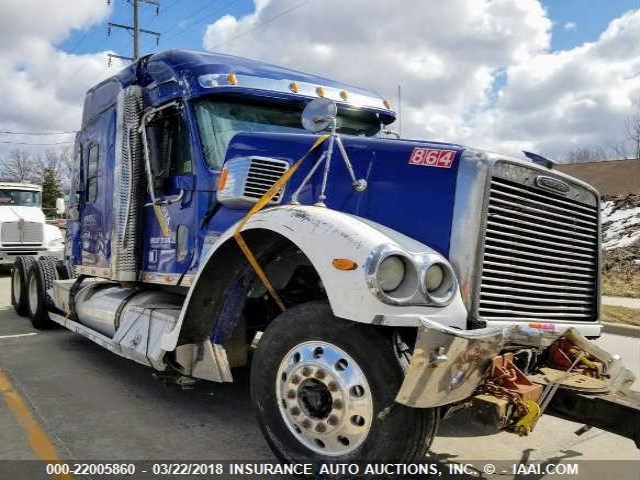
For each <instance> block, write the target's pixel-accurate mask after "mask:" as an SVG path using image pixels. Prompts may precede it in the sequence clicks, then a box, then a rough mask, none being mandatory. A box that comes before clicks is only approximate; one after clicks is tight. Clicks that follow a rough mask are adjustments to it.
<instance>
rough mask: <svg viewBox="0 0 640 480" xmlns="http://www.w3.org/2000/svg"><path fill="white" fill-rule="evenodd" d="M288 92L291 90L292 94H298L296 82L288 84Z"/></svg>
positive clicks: (298, 88)
mask: <svg viewBox="0 0 640 480" xmlns="http://www.w3.org/2000/svg"><path fill="white" fill-rule="evenodd" d="M289 90H291V91H292V92H293V93H298V92H299V91H300V87H298V84H297V83H296V82H291V83H290V84H289Z"/></svg>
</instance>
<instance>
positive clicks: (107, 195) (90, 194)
mask: <svg viewBox="0 0 640 480" xmlns="http://www.w3.org/2000/svg"><path fill="white" fill-rule="evenodd" d="M114 128H115V109H113V108H110V109H108V110H106V111H105V112H103V113H102V114H101V115H99V116H98V117H96V119H95V120H94V121H93V122H92V123H91V124H90V125H88V126H85V127H84V128H83V132H82V135H81V140H80V142H79V147H80V148H81V151H82V155H81V156H80V161H81V166H80V169H81V172H82V173H81V175H80V176H79V185H78V187H79V189H78V190H77V194H78V205H79V209H80V218H79V223H80V225H79V227H80V231H81V235H80V236H81V265H80V268H79V271H80V273H88V274H90V275H96V276H104V277H109V275H110V273H109V272H110V261H111V232H112V230H113V225H112V209H113V195H112V192H113V174H112V172H113V161H114V138H115V133H114Z"/></svg>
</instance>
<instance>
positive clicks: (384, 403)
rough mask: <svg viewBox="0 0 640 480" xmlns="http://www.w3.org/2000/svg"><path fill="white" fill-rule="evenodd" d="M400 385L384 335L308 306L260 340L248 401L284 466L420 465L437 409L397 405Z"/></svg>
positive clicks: (292, 313)
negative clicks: (360, 463) (383, 463)
mask: <svg viewBox="0 0 640 480" xmlns="http://www.w3.org/2000/svg"><path fill="white" fill-rule="evenodd" d="M403 379H404V373H403V370H402V367H401V365H400V362H399V361H398V359H397V357H396V355H395V353H394V349H393V344H392V340H391V336H390V335H385V333H384V331H382V330H379V329H376V328H375V327H372V326H370V325H363V324H357V323H354V322H349V321H346V320H342V319H339V318H336V317H334V316H333V314H332V313H331V309H330V307H329V305H328V304H326V303H325V302H310V303H306V304H302V305H298V306H295V307H293V308H291V309H289V310H287V311H286V312H284V313H283V314H281V315H280V316H278V317H277V318H276V319H275V320H274V321H273V322H272V323H271V324H270V325H269V327H268V328H267V330H266V331H265V332H264V334H263V335H262V338H261V339H260V342H259V343H258V348H257V350H256V352H255V355H254V359H253V363H252V368H251V397H252V401H253V404H254V406H255V408H256V411H257V414H258V421H259V424H260V428H261V430H262V432H263V434H264V436H265V438H266V439H267V442H268V443H269V445H270V447H271V449H272V450H273V451H274V453H275V454H276V455H277V456H278V458H280V460H282V461H284V462H287V463H307V462H310V463H324V462H365V461H375V462H389V461H396V462H414V461H420V460H422V459H423V458H424V456H425V455H426V453H427V450H428V448H429V446H430V444H431V441H432V440H433V437H434V436H435V432H436V428H437V423H438V411H437V410H436V409H413V408H409V407H406V406H403V405H400V404H398V403H396V402H395V397H396V394H397V392H398V390H399V388H400V385H401V384H402V381H403Z"/></svg>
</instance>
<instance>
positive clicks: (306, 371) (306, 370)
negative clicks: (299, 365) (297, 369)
mask: <svg viewBox="0 0 640 480" xmlns="http://www.w3.org/2000/svg"><path fill="white" fill-rule="evenodd" d="M312 372H313V370H311V368H309V367H304V368H303V369H302V375H303V376H305V377H308V376H309V375H311V373H312Z"/></svg>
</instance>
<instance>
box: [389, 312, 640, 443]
mask: <svg viewBox="0 0 640 480" xmlns="http://www.w3.org/2000/svg"><path fill="white" fill-rule="evenodd" d="M420 324H421V326H420V327H419V329H418V336H417V339H416V345H415V348H414V352H413V357H412V359H411V362H410V364H409V367H408V369H407V372H406V375H405V380H404V382H403V384H402V386H401V388H400V390H399V392H398V395H397V397H396V401H397V402H398V403H401V404H403V405H407V406H409V407H414V408H434V407H440V406H445V405H453V404H460V403H462V402H465V401H467V400H471V399H472V397H473V396H474V395H475V394H476V393H477V392H478V391H479V389H482V387H484V384H485V383H486V382H487V377H488V373H489V371H490V370H491V368H490V366H491V365H492V362H493V359H494V358H496V356H498V355H500V354H501V352H504V351H507V350H511V351H513V350H517V349H533V350H535V351H536V352H538V353H539V354H540V355H539V357H538V358H545V353H548V350H547V349H548V348H549V347H550V346H551V345H552V344H554V342H556V340H558V339H559V338H560V337H563V338H566V339H567V340H568V341H569V342H570V344H571V345H573V346H575V348H576V349H579V351H581V352H584V353H583V355H588V357H589V358H592V359H597V361H598V362H599V363H600V364H601V365H602V367H603V369H604V371H605V372H606V374H605V375H603V376H602V378H601V379H600V380H599V381H600V383H601V385H604V386H605V388H601V389H600V391H598V392H597V393H594V392H593V391H590V392H586V391H580V390H579V389H577V390H576V389H571V388H567V386H566V385H565V384H559V385H558V387H559V388H556V390H557V392H556V391H555V390H554V391H553V392H552V395H551V397H549V399H550V402H549V404H548V412H549V413H551V414H553V415H557V416H561V417H564V418H566V419H569V420H573V421H577V422H582V423H586V424H588V425H591V426H596V427H598V428H603V429H605V430H608V431H611V432H613V433H617V434H620V435H623V436H625V437H627V438H631V439H633V440H634V441H635V442H636V444H638V442H639V441H640V433H639V430H640V428H639V427H637V426H635V427H633V428H628V426H629V424H630V422H629V421H628V419H629V417H628V415H634V416H637V417H638V418H640V394H639V393H638V392H635V391H632V390H630V387H631V385H632V384H633V382H634V380H635V375H634V374H633V373H632V372H631V371H630V370H628V369H627V368H625V367H624V366H623V365H622V363H621V362H620V359H619V358H618V357H616V356H613V355H611V354H609V353H608V352H606V351H604V350H602V349H601V348H599V347H598V346H597V345H595V344H594V343H593V342H590V341H589V340H587V339H586V338H585V337H583V336H582V335H581V334H580V333H578V332H577V331H576V330H575V329H573V328H570V329H568V330H566V331H564V332H562V333H559V332H558V333H555V332H548V331H544V330H537V329H531V328H526V327H521V326H509V327H505V328H495V327H489V328H484V329H478V330H469V331H462V330H456V329H452V328H449V327H446V326H443V325H441V324H438V323H436V322H433V321H430V320H429V319H427V318H425V317H421V318H420ZM545 351H546V352H545ZM540 366H541V365H540V364H538V365H537V366H536V369H535V370H536V371H535V372H531V373H535V374H534V375H527V379H526V380H527V381H529V380H530V381H532V382H538V383H539V384H542V385H543V387H547V386H549V385H550V386H549V388H548V390H552V388H551V387H553V384H554V383H562V382H559V381H558V380H549V378H546V379H545V377H544V375H543V374H541V373H540V369H539V368H538V367H540ZM542 370H544V368H543V369H542ZM569 370H571V369H569ZM560 373H562V372H560ZM547 380H548V381H547ZM545 383H546V385H545ZM565 383H566V382H565ZM507 393H508V392H507ZM556 393H557V394H556ZM469 403H471V402H469ZM545 407H546V405H545ZM545 407H543V409H542V411H544V408H545ZM625 417H626V418H627V421H626V422H625V421H624V418H625ZM638 423H640V422H636V425H637V424H638ZM625 425H626V427H627V428H625Z"/></svg>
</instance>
